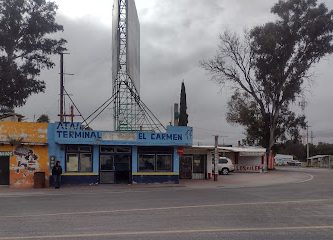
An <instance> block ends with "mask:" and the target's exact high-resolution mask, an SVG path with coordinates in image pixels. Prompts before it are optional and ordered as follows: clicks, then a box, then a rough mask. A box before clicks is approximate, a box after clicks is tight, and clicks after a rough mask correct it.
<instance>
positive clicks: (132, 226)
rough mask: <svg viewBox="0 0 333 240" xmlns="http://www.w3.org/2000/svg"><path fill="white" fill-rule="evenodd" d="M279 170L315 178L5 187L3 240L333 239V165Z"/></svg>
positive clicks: (0, 214) (0, 191)
mask: <svg viewBox="0 0 333 240" xmlns="http://www.w3.org/2000/svg"><path fill="white" fill-rule="evenodd" d="M281 171H285V172H286V173H287V174H288V175H290V176H292V175H293V174H300V173H301V174H304V175H307V176H311V178H308V180H307V181H302V182H294V183H283V184H274V185H270V186H258V187H255V186H252V187H237V186H234V187H231V188H224V187H209V188H195V187H190V186H186V187H177V186H169V187H162V186H161V187H153V188H151V187H145V186H142V187H136V188H130V187H126V186H123V187H115V186H113V185H103V186H89V187H88V186H87V187H67V188H66V187H65V188H61V189H59V190H58V189H45V190H38V189H31V190H25V191H10V190H9V189H6V188H0V240H5V239H6V240H9V239H134V238H135V239H168V240H169V239H171V240H172V239H231V240H233V239H255V240H261V239H262V240H264V239H265V240H267V239H272V240H275V239H283V240H285V239H288V240H289V239H291V240H293V239H299V240H307V239H311V240H312V239H316V240H319V239H325V240H328V239H333V170H326V169H305V168H287V169H284V170H281ZM227 177H234V178H236V177H237V174H233V175H231V176H227Z"/></svg>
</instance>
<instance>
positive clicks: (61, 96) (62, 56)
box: [59, 53, 64, 122]
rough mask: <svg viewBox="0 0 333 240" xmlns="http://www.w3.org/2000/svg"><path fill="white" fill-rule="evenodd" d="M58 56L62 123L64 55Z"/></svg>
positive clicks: (62, 118) (62, 117)
mask: <svg viewBox="0 0 333 240" xmlns="http://www.w3.org/2000/svg"><path fill="white" fill-rule="evenodd" d="M59 54H60V109H59V117H60V122H64V53H59Z"/></svg>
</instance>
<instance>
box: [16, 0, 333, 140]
mask: <svg viewBox="0 0 333 240" xmlns="http://www.w3.org/2000/svg"><path fill="white" fill-rule="evenodd" d="M142 1H144V0H136V3H137V7H138V12H139V18H140V25H141V97H142V99H143V100H144V102H145V103H146V104H147V105H148V106H149V107H150V108H151V110H152V111H153V112H154V113H155V114H156V115H157V116H158V117H159V119H160V120H161V121H162V123H164V124H168V122H169V121H170V120H171V108H172V106H173V103H175V102H179V95H180V86H181V81H182V80H184V81H185V84H186V92H187V101H188V113H189V122H190V125H192V126H194V134H195V136H194V137H195V140H194V142H195V143H198V142H199V143H200V144H208V143H209V144H212V143H213V137H212V135H214V134H219V135H221V136H225V137H223V140H224V142H225V143H233V144H235V143H236V142H237V141H238V140H240V139H241V138H243V136H242V132H243V129H242V127H237V126H231V125H229V124H228V123H226V121H225V113H226V102H227V100H228V98H229V97H230V95H231V89H230V88H227V87H226V88H223V90H221V89H220V86H218V85H217V84H216V83H214V82H212V81H210V80H209V79H210V76H209V75H207V73H206V72H204V70H203V69H201V68H200V66H199V61H200V60H202V59H207V58H209V57H212V56H214V54H215V52H216V50H217V45H218V35H219V33H221V32H223V31H224V30H225V29H229V30H232V31H236V32H242V31H243V30H244V28H250V27H252V26H254V25H258V24H263V23H264V22H267V21H269V20H270V19H272V18H273V16H272V15H271V14H270V8H271V7H272V5H273V4H274V3H275V2H276V1H273V0H269V1H267V0H251V1H248V0H235V1H229V0H209V1H205V0H181V1H180V0H163V1H161V0H150V2H151V5H150V7H149V8H140V2H142ZM326 3H327V5H328V6H329V7H330V8H333V3H332V2H331V1H328V0H327V1H326ZM60 7H61V6H60ZM110 17H111V10H110ZM59 22H60V23H61V24H63V25H64V28H65V32H64V33H63V37H65V38H66V39H67V40H68V50H69V52H70V53H71V54H70V55H67V56H65V63H66V71H67V72H69V73H74V74H75V75H74V76H67V77H66V88H67V90H68V91H69V92H70V93H71V94H72V96H73V98H74V99H75V101H76V103H77V105H78V106H79V108H80V110H81V111H82V113H83V114H84V116H87V115H89V114H90V113H91V112H92V111H93V110H94V109H96V108H97V107H98V106H99V105H100V104H101V103H102V102H103V101H104V100H106V99H107V98H108V97H110V96H111V29H110V27H109V26H105V25H103V24H101V23H100V22H99V20H98V19H94V18H82V19H77V20H70V19H68V18H66V17H64V16H59ZM55 61H57V63H58V61H59V60H58V57H57V56H56V57H55ZM332 61H333V58H332V57H327V58H326V59H325V60H324V61H322V62H321V63H320V64H318V66H317V67H315V68H314V72H315V73H316V74H315V77H314V79H313V81H314V85H313V86H312V88H311V90H310V94H308V95H307V101H308V106H307V109H306V114H307V116H308V118H309V122H310V125H311V130H312V131H314V135H315V136H316V138H315V141H322V140H323V139H324V140H325V141H330V142H333V134H328V135H327V134H326V135H325V136H324V135H323V134H322V132H325V129H332V128H331V126H332V124H331V122H332V119H333V113H332V111H330V110H329V109H328V108H329V103H330V101H332V95H331V90H330V89H331V86H332V82H331V79H330V78H331V76H332V75H333V69H332V68H331V67H330V65H331V64H332ZM58 68H59V66H58V64H57V66H56V67H55V69H53V70H50V71H45V72H43V74H42V77H43V78H44V79H46V83H47V90H46V93H45V94H39V95H37V96H32V97H31V98H30V99H29V101H28V103H27V105H26V106H24V107H23V108H21V109H19V111H20V112H22V113H23V114H25V115H27V116H28V117H29V118H30V120H32V118H33V115H36V116H38V115H40V114H42V113H47V114H49V115H50V116H51V118H52V120H56V119H57V116H56V115H57V112H58V110H57V109H58V88H59V86H58V85H59V80H58V79H59V75H58V72H59V70H58ZM93 127H94V128H97V129H111V128H112V111H111V109H108V110H107V111H105V113H104V114H103V115H102V116H101V117H100V118H99V119H98V120H96V122H95V123H94V125H93ZM316 132H318V134H317V133H316ZM223 140H222V138H221V140H220V141H221V142H222V141H223Z"/></svg>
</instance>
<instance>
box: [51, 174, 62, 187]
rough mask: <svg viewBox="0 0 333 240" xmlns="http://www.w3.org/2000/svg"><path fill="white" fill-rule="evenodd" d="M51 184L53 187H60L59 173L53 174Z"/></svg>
mask: <svg viewBox="0 0 333 240" xmlns="http://www.w3.org/2000/svg"><path fill="white" fill-rule="evenodd" d="M53 184H54V187H55V188H60V185H61V175H53Z"/></svg>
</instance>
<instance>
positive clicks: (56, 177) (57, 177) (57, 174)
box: [52, 161, 62, 188]
mask: <svg viewBox="0 0 333 240" xmlns="http://www.w3.org/2000/svg"><path fill="white" fill-rule="evenodd" d="M61 174H62V168H61V166H60V161H57V162H56V164H55V165H54V166H53V168H52V176H53V183H54V188H60V184H61Z"/></svg>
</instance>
